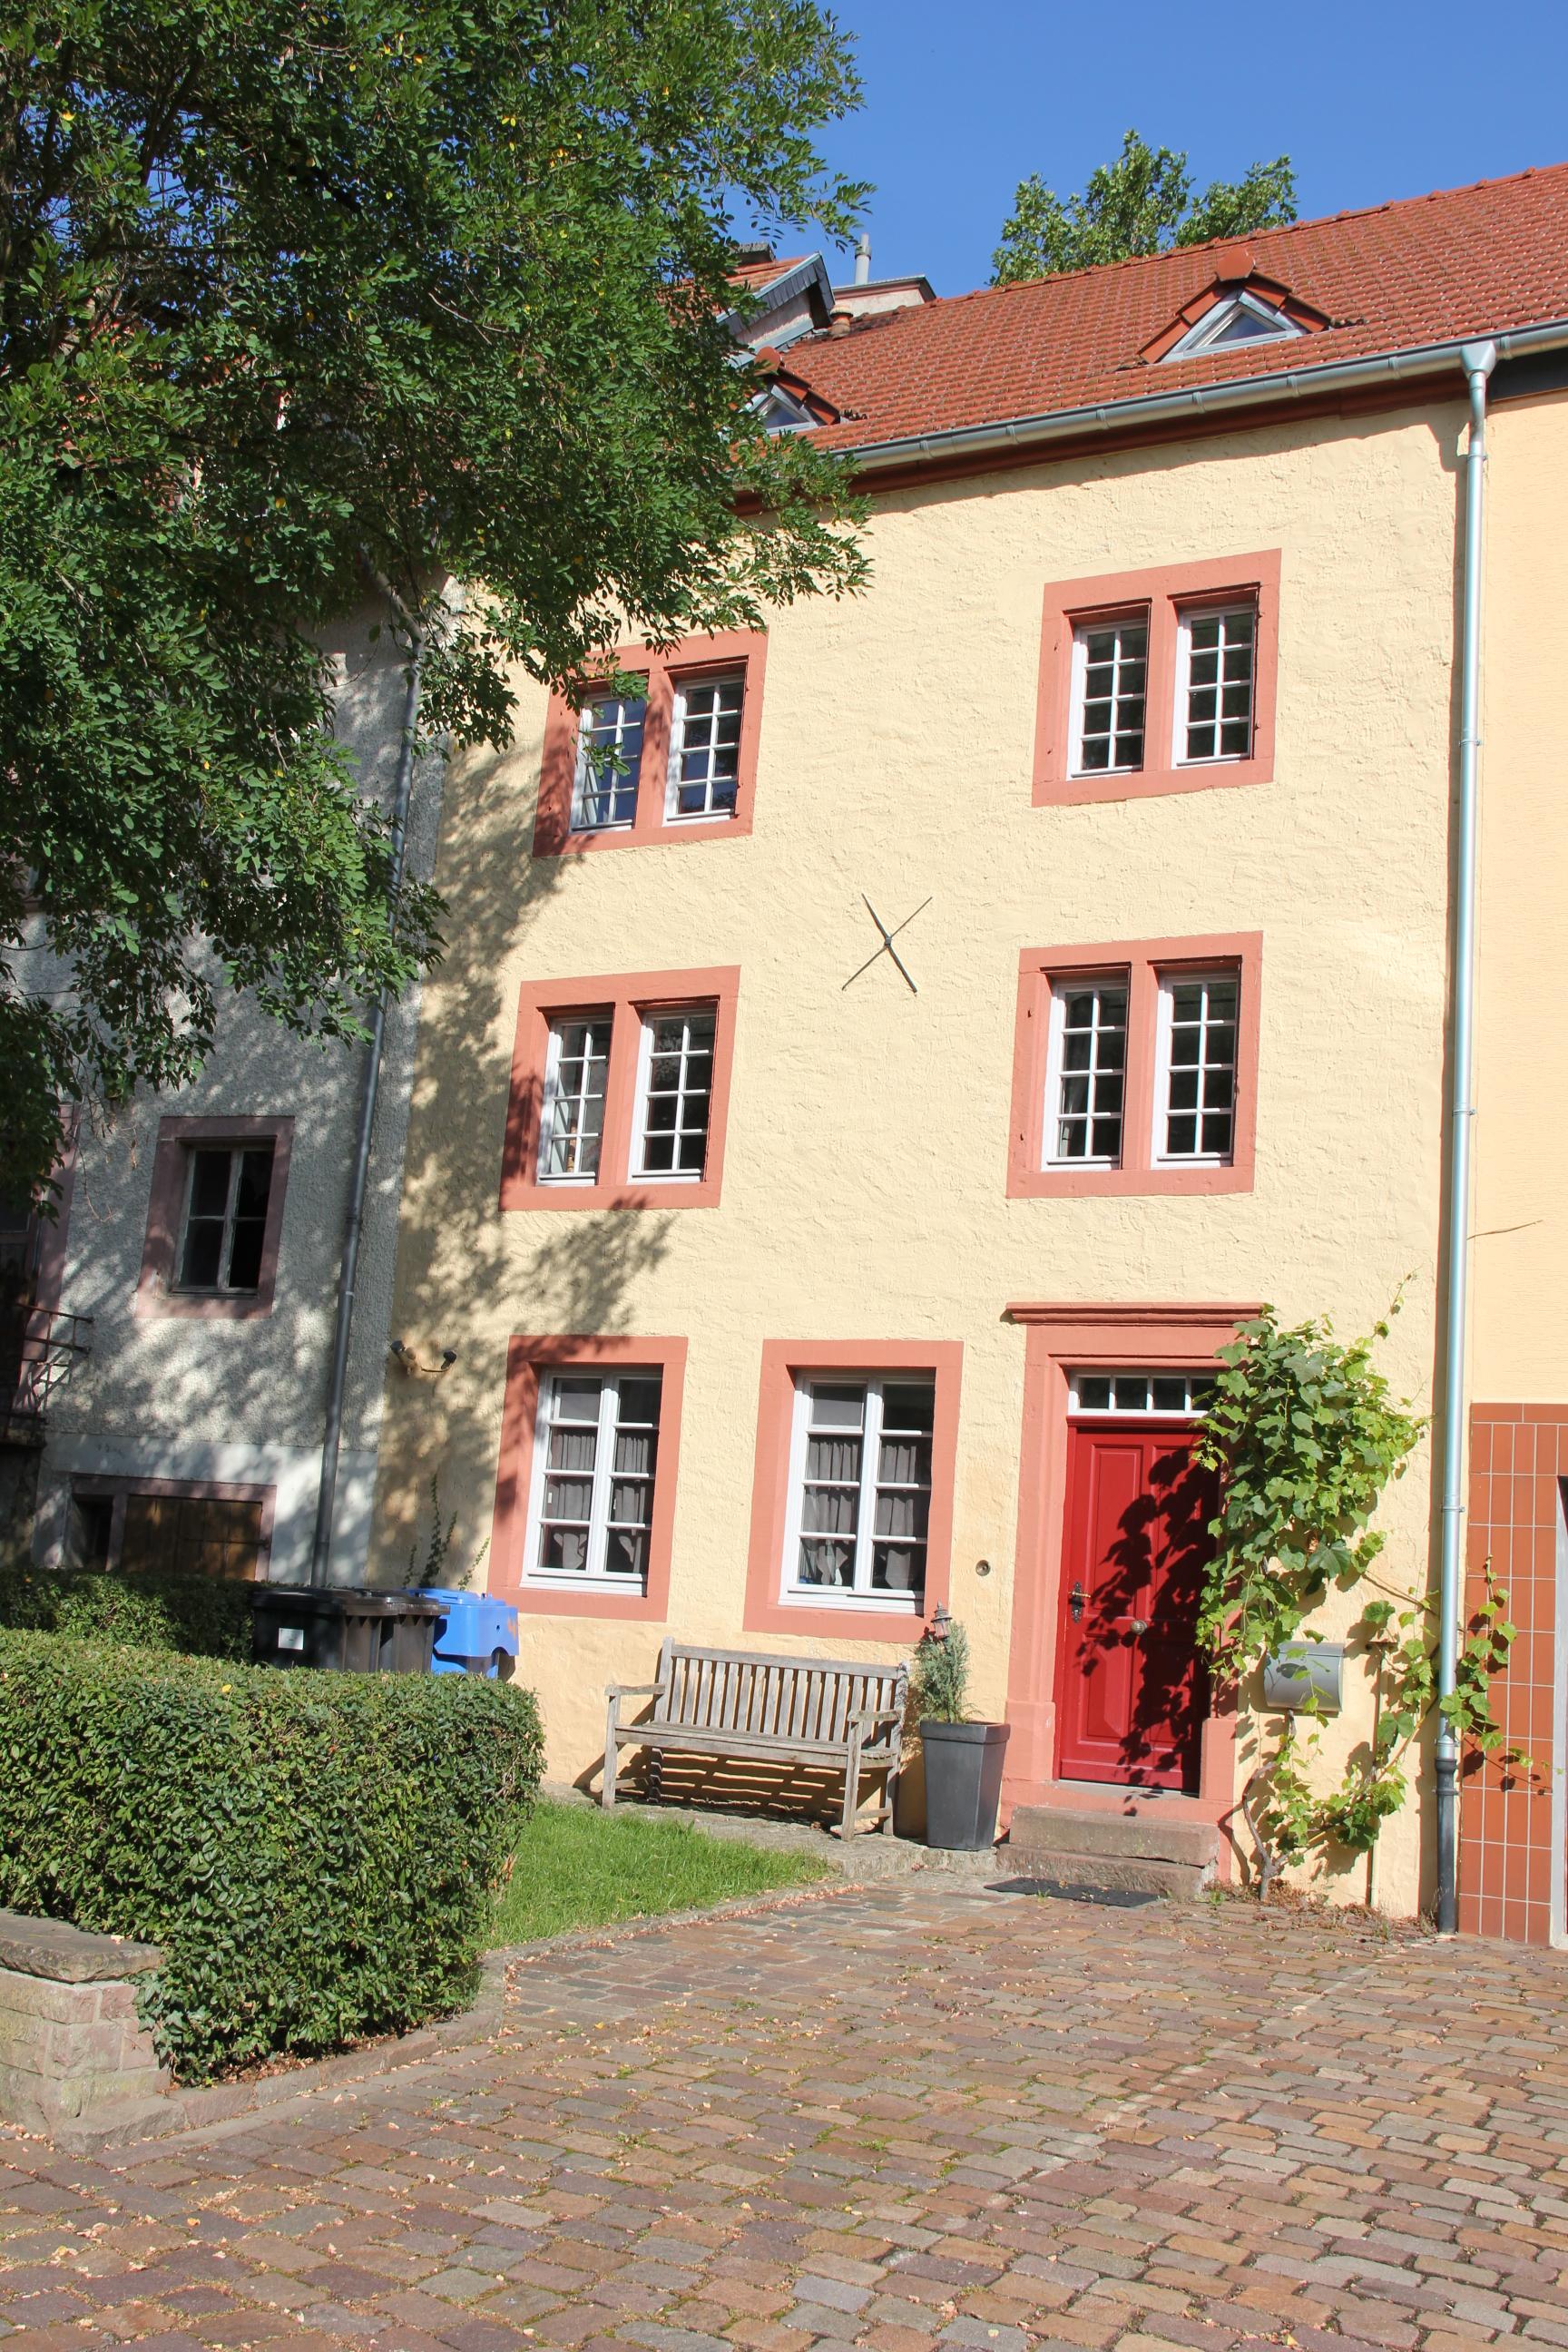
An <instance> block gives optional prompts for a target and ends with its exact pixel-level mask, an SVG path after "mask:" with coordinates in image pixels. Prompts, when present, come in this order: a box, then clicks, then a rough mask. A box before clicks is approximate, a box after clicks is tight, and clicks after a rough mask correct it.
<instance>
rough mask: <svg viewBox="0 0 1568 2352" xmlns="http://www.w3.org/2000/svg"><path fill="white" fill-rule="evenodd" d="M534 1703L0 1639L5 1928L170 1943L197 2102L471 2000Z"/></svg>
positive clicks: (385, 1678) (161, 1993)
mask: <svg viewBox="0 0 1568 2352" xmlns="http://www.w3.org/2000/svg"><path fill="white" fill-rule="evenodd" d="M541 1767H542V1738H541V1734H540V1727H539V1713H538V1709H537V1707H536V1706H535V1704H534V1700H533V1696H532V1694H531V1692H528V1691H525V1690H521V1689H519V1688H518V1687H517V1686H516V1685H511V1684H505V1683H500V1682H482V1681H479V1680H469V1679H468V1677H467V1676H465V1675H335V1674H314V1673H310V1672H301V1671H294V1672H290V1673H288V1674H283V1673H279V1671H277V1670H276V1669H275V1668H268V1667H261V1666H233V1665H223V1664H217V1663H216V1662H214V1661H211V1660H208V1659H203V1658H186V1657H174V1656H170V1655H167V1654H162V1653H159V1652H157V1651H151V1650H132V1649H117V1648H111V1647H109V1646H107V1645H106V1644H102V1643H83V1642H73V1641H69V1640H65V1639H61V1638H59V1637H58V1636H55V1635H51V1634H47V1633H0V1906H6V1907H9V1908H10V1909H12V1910H16V1911H24V1912H29V1913H32V1914H34V1915H43V1916H48V1917H51V1918H58V1919H69V1920H72V1921H74V1922H75V1924H76V1925H77V1926H78V1927H89V1928H95V1929H98V1930H100V1932H106V1933H109V1934H112V1935H121V1936H137V1937H143V1938H145V1939H146V1940H147V1941H149V1942H152V1943H155V1944H161V1945H162V1946H163V1949H164V1952H165V1953H166V1955H167V1960H166V1964H165V1966H164V1967H163V1968H162V1969H159V1970H158V1971H157V1973H156V1974H155V1975H154V1976H153V1977H152V1978H150V1979H146V1980H145V1986H146V1990H145V1992H144V1995H143V2008H142V2013H143V2016H144V2017H145V2019H146V2020H147V2021H148V2023H149V2024H150V2025H151V2026H152V2027H153V2030H154V2032H156V2034H157V2036H158V2040H159V2043H160V2046H161V2048H162V2050H163V2054H164V2056H165V2059H166V2061H167V2063H169V2064H170V2065H171V2066H172V2067H173V2068H174V2073H175V2074H176V2075H177V2076H178V2077H179V2079H180V2080H181V2081H183V2082H187V2083H198V2082H206V2081H210V2080H211V2079H212V2077H213V2076H214V2075H216V2074H223V2073H226V2072H230V2071H232V2070H234V2069H235V2068H237V2067H241V2066H245V2065H247V2064H251V2063H255V2062H256V2061H258V2060H259V2059H263V2058H267V2057H270V2056H271V2055H273V2054H274V2053H279V2052H283V2051H289V2052H294V2053H299V2054H300V2055H301V2056H319V2055H320V2054H321V2053H323V2052H326V2051H330V2050H335V2049H341V2048H342V2046H343V2044H344V2043H345V2042H351V2041H354V2040H357V2039H360V2038H362V2037H363V2036H366V2035H371V2034H377V2033H388V2032H403V2031H405V2029H407V2028H408V2027H410V2026H413V2025H416V2024H419V2023H421V2022H422V2021H425V2020H426V2019H428V2018H431V2017H436V2016H440V2015H445V2014H447V2013H449V2012H451V2011H454V2010H456V2009H458V2008H461V2007H462V2006H463V2004H464V2003H465V2002H466V2001H467V2000H469V1999H471V1998H472V1995H473V1992H474V1990H475V1987H476V1984H477V1981H478V1969H479V1954H480V1952H481V1951H482V1950H483V1948H484V1946H485V1943H486V1940H487V1931H488V1929H489V1924H490V1916H491V1911H492V1905H493V1895H494V1890H495V1888H496V1886H497V1885H498V1883H499V1880H500V1874H501V1870H502V1867H503V1865H504V1863H505V1860H506V1857H507V1854H508V1853H509V1852H510V1847H511V1844H512V1843H513V1841H514V1839H515V1837H516V1834H517V1832H518V1829H519V1826H520V1822H521V1815H522V1813H523V1812H524V1811H526V1809H527V1807H528V1805H529V1803H530V1802H531V1799H532V1796H533V1793H534V1791H535V1790H536V1789H537V1787H538V1784H539V1776H540V1771H541Z"/></svg>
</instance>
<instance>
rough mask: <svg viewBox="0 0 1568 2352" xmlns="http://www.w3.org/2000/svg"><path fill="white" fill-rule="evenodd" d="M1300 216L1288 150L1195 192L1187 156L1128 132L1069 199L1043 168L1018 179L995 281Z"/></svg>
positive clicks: (1132, 255) (994, 265)
mask: <svg viewBox="0 0 1568 2352" xmlns="http://www.w3.org/2000/svg"><path fill="white" fill-rule="evenodd" d="M1295 217H1296V175H1295V173H1294V172H1293V171H1292V170H1291V168H1290V159H1289V156H1288V155H1279V156H1276V158H1275V160H1274V161H1273V163H1254V164H1252V165H1250V166H1249V168H1248V169H1247V172H1246V173H1244V175H1243V176H1242V178H1241V179H1239V180H1234V181H1233V180H1215V181H1213V182H1212V183H1211V184H1210V185H1209V186H1208V187H1206V188H1205V189H1204V190H1203V192H1202V194H1194V191H1193V180H1192V174H1191V173H1190V172H1189V171H1188V170H1187V159H1186V156H1185V154H1184V153H1179V152H1175V151H1173V149H1171V148H1169V147H1151V146H1149V144H1148V143H1147V142H1146V141H1144V140H1142V139H1141V138H1140V137H1139V135H1138V133H1137V131H1128V133H1127V134H1126V136H1125V138H1124V139H1123V140H1122V142H1121V154H1120V155H1118V156H1117V157H1116V159H1115V161H1114V162H1112V163H1101V164H1100V166H1099V168H1098V169H1097V170H1096V171H1093V172H1091V173H1089V185H1088V186H1087V188H1085V189H1084V191H1083V193H1082V194H1081V195H1071V196H1068V197H1066V198H1064V197H1061V196H1058V194H1057V193H1056V191H1055V190H1054V189H1053V188H1047V185H1046V184H1045V182H1044V181H1043V180H1042V179H1041V178H1040V175H1039V173H1037V172H1031V173H1030V174H1029V177H1028V178H1027V179H1026V180H1022V181H1020V182H1019V184H1018V192H1017V194H1016V196H1015V198H1014V200H1013V211H1012V215H1011V216H1010V217H1009V219H1008V220H1007V222H1006V224H1005V226H1004V228H1003V231H1002V242H1001V244H1000V245H999V246H998V247H997V248H996V250H995V252H994V254H993V256H992V259H991V272H992V274H991V283H992V284H993V286H1010V285H1012V284H1013V283H1014V282H1015V281H1016V280H1017V279H1019V278H1053V277H1055V276H1057V275H1058V273H1059V272H1060V271H1062V270H1064V269H1091V268H1094V267H1095V265H1096V264H1097V263H1099V262H1101V261H1133V260H1137V259H1139V258H1141V257H1142V256H1144V255H1147V254H1151V253H1165V252H1168V251H1169V250H1170V248H1171V247H1173V246H1178V245H1203V244H1205V243H1206V242H1207V241H1208V239H1209V238H1211V237H1221V236H1245V235H1246V234H1247V231H1248V230H1251V229H1258V228H1276V227H1278V226H1279V225H1280V224H1281V223H1282V222H1285V221H1293V220H1294V219H1295Z"/></svg>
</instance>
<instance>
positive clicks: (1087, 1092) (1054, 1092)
mask: <svg viewBox="0 0 1568 2352" xmlns="http://www.w3.org/2000/svg"><path fill="white" fill-rule="evenodd" d="M1126 1086H1127V983H1126V982H1125V981H1124V980H1121V981H1115V982H1107V981H1084V982H1076V981H1065V982H1058V984H1057V985H1056V986H1055V987H1054V988H1053V989H1052V991H1051V1042H1050V1056H1049V1062H1048V1066H1047V1080H1046V1125H1045V1141H1046V1160H1047V1166H1058V1165H1068V1166H1073V1165H1078V1164H1087V1165H1089V1166H1094V1165H1097V1164H1098V1165H1100V1166H1104V1165H1107V1164H1109V1163H1111V1162H1113V1161H1115V1160H1117V1159H1118V1158H1119V1157H1120V1155H1121V1120H1122V1113H1123V1109H1124V1108H1125V1093H1126Z"/></svg>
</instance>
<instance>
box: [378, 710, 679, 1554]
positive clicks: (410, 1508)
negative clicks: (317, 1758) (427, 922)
mask: <svg viewBox="0 0 1568 2352" xmlns="http://www.w3.org/2000/svg"><path fill="white" fill-rule="evenodd" d="M520 776H521V777H524V778H526V776H527V762H526V758H525V757H524V756H520V755H519V753H517V752H516V751H512V752H509V753H506V754H504V755H497V754H495V753H489V752H487V753H483V754H479V755H469V757H468V758H467V759H466V760H459V761H458V762H456V763H455V764H454V766H453V768H452V769H451V771H450V772H449V773H448V776H447V791H446V802H445V820H446V821H445V825H444V830H443V838H442V844H441V856H440V861H439V865H438V867H437V876H436V879H437V886H438V887H439V888H440V890H441V892H442V894H443V896H444V897H445V898H446V900H447V909H448V911H447V922H446V926H445V929H446V934H447V952H446V956H445V959H444V961H443V963H442V966H441V969H440V972H439V974H438V976H437V980H436V982H435V984H434V985H433V986H432V987H430V988H429V989H427V991H426V998H425V1004H424V1009H423V1012H422V1014H421V1021H420V1035H419V1062H418V1077H417V1082H416V1088H415V1097H414V1111H413V1118H412V1124H411V1127H410V1131H409V1139H408V1150H407V1157H406V1161H405V1184H404V1202H405V1207H404V1217H403V1224H402V1230H401V1236H400V1241H399V1251H398V1265H397V1287H396V1305H395V1309H394V1332H395V1336H397V1337H400V1338H402V1339H405V1341H406V1342H407V1343H408V1345H409V1346H410V1348H411V1349H413V1350H414V1351H415V1352H416V1354H417V1356H418V1357H419V1358H420V1359H421V1360H422V1361H425V1362H426V1363H429V1364H432V1365H433V1364H434V1363H436V1362H437V1360H438V1358H439V1354H440V1351H441V1349H443V1348H448V1347H449V1348H453V1349H456V1350H457V1361H456V1363H455V1364H454V1365H453V1366H452V1368H451V1370H450V1372H449V1373H448V1374H446V1375H444V1376H443V1377H442V1379H441V1380H440V1381H439V1383H438V1384H433V1383H429V1382H426V1381H421V1380H419V1379H418V1378H411V1379H408V1380H404V1379H403V1378H401V1377H400V1376H398V1375H397V1374H395V1373H394V1374H393V1375H392V1378H391V1384H390V1386H389V1389H388V1392H387V1394H388V1410H387V1415H386V1421H385V1425H384V1435H383V1444H382V1455H381V1463H380V1468H379V1474H378V1477H377V1488H376V1506H375V1521H376V1534H375V1538H374V1549H373V1561H374V1563H375V1569H374V1572H376V1573H379V1574H380V1575H382V1576H384V1577H387V1576H399V1575H401V1573H402V1572H403V1570H405V1567H406V1564H407V1559H408V1547H409V1544H410V1542H411V1541H413V1540H415V1539H416V1538H422V1536H423V1532H424V1530H425V1528H426V1527H427V1526H428V1522H429V1488H430V1479H431V1476H432V1474H435V1475H438V1477H439V1480H440V1491H441V1507H442V1516H443V1519H446V1518H447V1517H450V1516H451V1515H452V1513H453V1512H454V1511H455V1512H456V1513H457V1516H458V1534H457V1538H456V1541H455V1545H454V1549H453V1564H454V1567H455V1568H456V1569H458V1570H459V1571H460V1570H462V1569H463V1568H465V1567H467V1566H468V1563H469V1562H470V1561H471V1560H472V1559H473V1558H474V1555H475V1552H476V1550H477V1549H478V1548H479V1545H480V1544H481V1543H482V1542H483V1541H484V1539H485V1538H486V1537H487V1536H488V1534H489V1526H490V1517H491V1512H492V1509H493V1506H494V1499H495V1467H496V1447H497V1441H498V1434H499V1430H500V1411H501V1402H502V1396H503V1393H504V1388H505V1378H506V1364H505V1358H504V1353H503V1352H502V1350H501V1349H500V1347H499V1346H492V1345H490V1344H489V1343H487V1344H485V1345H484V1346H483V1347H482V1348H481V1347H480V1346H479V1344H477V1343H476V1342H473V1341H472V1340H471V1339H470V1331H471V1324H470V1314H469V1310H470V1308H471V1307H472V1306H473V1305H474V1304H475V1303H476V1302H477V1301H478V1300H479V1299H481V1298H483V1299H486V1300H487V1301H489V1300H493V1299H494V1298H495V1297H496V1296H497V1295H498V1294H501V1295H502V1296H503V1297H504V1299H505V1311H504V1316H503V1317H501V1318H494V1317H488V1318H487V1323H488V1324H489V1327H490V1328H496V1326H497V1324H498V1323H499V1324H500V1326H501V1328H504V1330H505V1331H507V1332H509V1333H510V1332H539V1331H547V1332H583V1333H595V1334H614V1333H617V1332H623V1331H625V1330H626V1329H627V1328H628V1319H629V1312H630V1301H631V1298H632V1297H633V1296H634V1295H635V1288H636V1285H637V1282H638V1280H639V1279H640V1278H641V1277H642V1276H644V1275H646V1274H647V1273H649V1272H650V1271H651V1270H652V1269H653V1268H654V1267H655V1266H657V1265H658V1264H659V1262H660V1261H661V1259H662V1258H663V1257H664V1255H666V1253H667V1251H668V1247H669V1240H670V1227H671V1224H672V1223H673V1218H672V1215H671V1214H670V1213H648V1212H645V1211H628V1212H627V1213H625V1214H617V1213H616V1212H615V1211H614V1210H612V1211H610V1212H609V1213H603V1212H585V1213H583V1214H581V1215H576V1216H574V1215H571V1214H569V1213H561V1214H558V1215H555V1216H552V1217H551V1218H550V1219H548V1220H547V1221H546V1222H547V1223H548V1224H549V1226H550V1228H551V1229H550V1231H549V1233H548V1234H547V1235H546V1238H545V1239H544V1240H543V1241H542V1243H541V1244H539V1245H538V1247H537V1248H535V1249H534V1250H533V1251H532V1253H531V1255H528V1256H525V1257H520V1256H519V1255H518V1252H517V1247H516V1244H515V1242H514V1240H513V1238H512V1234H511V1233H510V1232H509V1230H508V1226H509V1222H512V1223H514V1222H515V1221H509V1219H508V1218H507V1217H506V1216H505V1215H503V1213H502V1212H501V1209H500V1179H501V1159H502V1151H503V1148H504V1144H505V1138H506V1122H507V1111H508V1104H509V1098H510V1085H511V1056H512V1047H513V1043H514V1039H515V1033H516V1024H517V982H518V975H519V956H520V951H521V949H522V948H523V946H524V943H525V942H526V940H527V938H528V934H529V932H530V930H531V928H532V925H533V922H534V919H535V918H536V917H537V915H538V914H539V912H540V910H541V909H542V907H543V906H544V905H545V904H546V903H547V902H548V901H549V900H550V899H552V898H554V896H555V894H556V893H557V892H558V891H561V890H563V889H568V888H570V887H571V880H570V877H571V875H572V873H573V872H574V870H575V868H576V867H577V866H580V865H581V863H582V857H581V854H579V855H578V856H574V857H572V856H569V857H558V858H546V859H543V860H542V861H540V862H538V863H535V862H534V859H533V857H532V833H533V815H534V794H533V792H532V790H531V789H528V790H519V789H518V779H519V778H520ZM584 960H585V961H586V962H587V963H589V964H590V965H595V964H596V965H597V966H599V967H602V966H603V965H604V963H605V961H608V962H609V963H611V964H613V962H614V961H615V958H614V954H613V951H611V952H609V953H608V955H607V957H606V956H605V955H601V956H599V957H598V958H596V959H595V957H593V956H587V957H585V959H584ZM476 1581H477V1582H481V1583H482V1581H483V1575H482V1572H481V1574H480V1576H479V1578H477V1579H476Z"/></svg>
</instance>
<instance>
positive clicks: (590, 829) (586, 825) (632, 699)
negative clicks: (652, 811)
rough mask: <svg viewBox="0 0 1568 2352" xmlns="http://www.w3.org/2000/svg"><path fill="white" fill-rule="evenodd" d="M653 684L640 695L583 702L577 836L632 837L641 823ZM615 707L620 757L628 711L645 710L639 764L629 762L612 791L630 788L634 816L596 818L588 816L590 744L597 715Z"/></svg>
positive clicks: (575, 782) (575, 787)
mask: <svg viewBox="0 0 1568 2352" xmlns="http://www.w3.org/2000/svg"><path fill="white" fill-rule="evenodd" d="M650 684H651V680H649V681H645V683H644V687H643V691H642V693H641V694H640V695H627V694H598V695H590V696H589V697H588V698H586V700H585V701H584V702H582V703H581V704H580V705H579V706H578V710H577V758H576V764H575V766H574V769H573V771H572V831H573V832H574V833H629V832H630V831H631V829H632V827H633V825H634V824H636V823H637V795H638V793H640V792H641V790H642V762H643V752H644V751H645V750H646V749H647V712H648V687H649V685H650ZM611 705H614V708H615V712H616V746H615V748H616V752H617V754H619V753H621V752H622V751H623V748H624V745H625V742H626V712H627V710H628V709H632V708H635V707H637V706H638V705H640V706H641V709H642V723H641V726H640V728H639V730H638V742H637V761H636V764H635V765H634V764H633V762H632V761H629V760H628V761H626V769H625V771H624V772H617V773H616V776H615V778H614V782H613V784H612V786H611V789H612V791H616V792H618V791H621V790H623V789H624V788H625V787H626V786H627V785H629V787H630V790H631V795H632V813H631V814H630V816H616V817H593V816H589V815H588V814H587V813H586V811H587V784H588V743H589V738H590V737H591V736H592V734H593V731H594V722H595V712H596V711H599V710H603V709H608V708H609V707H610V706H611Z"/></svg>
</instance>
